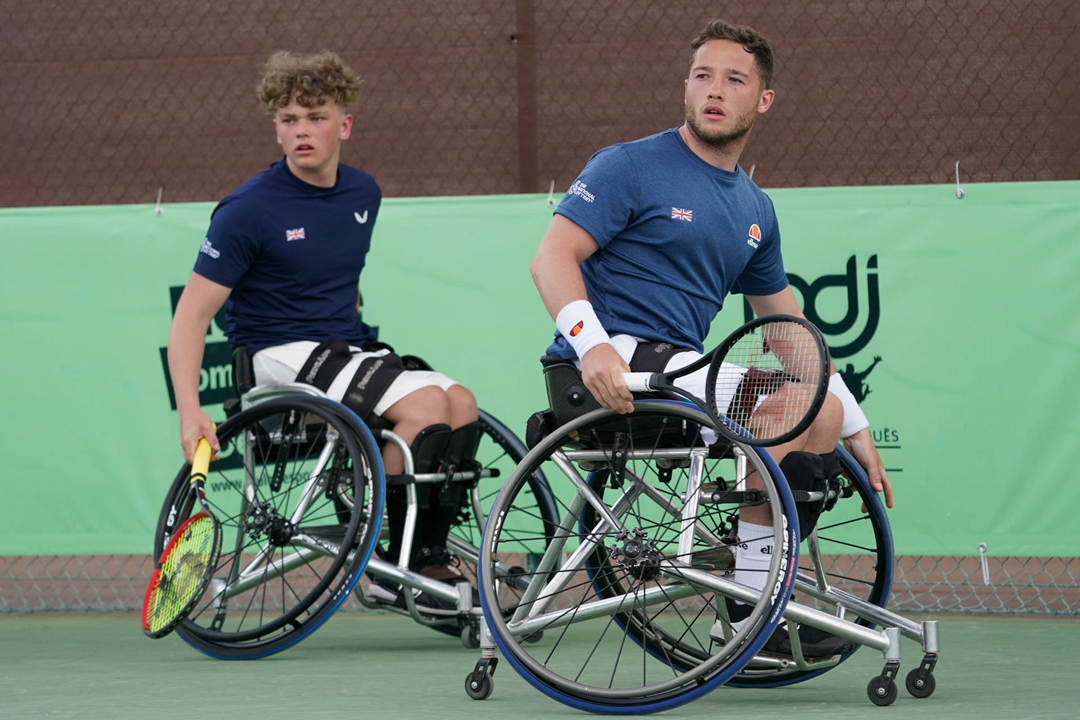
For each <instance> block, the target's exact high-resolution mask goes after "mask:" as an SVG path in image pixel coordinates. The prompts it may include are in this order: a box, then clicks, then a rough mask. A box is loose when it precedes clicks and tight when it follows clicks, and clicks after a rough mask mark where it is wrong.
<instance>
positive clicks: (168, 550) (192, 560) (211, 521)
mask: <svg viewBox="0 0 1080 720" xmlns="http://www.w3.org/2000/svg"><path fill="white" fill-rule="evenodd" d="M211 453H212V450H211V448H210V443H208V442H207V441H206V438H203V439H202V440H200V441H199V444H198V446H197V447H196V448H195V457H194V458H192V461H191V488H192V489H193V490H194V491H195V494H196V495H198V497H199V502H200V503H202V512H200V513H198V514H197V515H194V516H193V517H191V518H189V519H188V521H187V522H185V523H184V524H183V525H181V526H180V528H179V529H178V530H177V531H176V532H175V533H174V534H173V536H172V538H171V539H170V540H169V544H168V545H167V546H166V547H165V550H164V551H163V552H162V553H161V558H160V559H159V560H158V561H157V564H156V565H155V566H154V574H153V575H152V576H151V577H150V586H149V587H148V588H147V589H146V599H145V600H143V614H142V621H143V632H144V633H146V634H147V635H149V636H150V637H152V638H161V637H165V636H166V635H168V634H169V633H171V632H172V631H173V630H174V629H175V628H176V626H177V625H179V624H180V621H181V620H183V619H184V618H185V617H187V614H188V613H189V612H191V611H192V609H193V608H194V607H195V604H196V603H197V602H199V598H200V597H202V594H203V592H204V591H205V590H206V586H207V585H208V584H209V582H210V578H211V577H212V576H213V574H214V569H215V568H216V567H217V561H218V555H219V554H220V553H221V523H219V522H218V519H217V518H216V517H214V513H213V512H211V510H210V505H209V504H208V503H207V502H206V493H205V491H204V490H203V485H204V484H205V483H206V473H207V471H208V470H209V469H210V455H211Z"/></svg>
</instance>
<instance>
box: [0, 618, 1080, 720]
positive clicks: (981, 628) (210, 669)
mask: <svg viewBox="0 0 1080 720" xmlns="http://www.w3.org/2000/svg"><path fill="white" fill-rule="evenodd" d="M935 619H938V620H940V621H941V647H942V655H941V660H940V662H939V663H938V666H937V668H936V670H935V676H936V677H937V691H936V692H935V694H934V695H933V696H932V697H930V698H928V699H926V700H916V699H915V698H912V697H911V696H909V695H908V694H907V693H906V692H905V691H904V690H903V689H902V688H901V690H900V696H899V697H898V698H897V700H896V702H895V703H894V704H893V705H892V706H890V707H884V708H879V707H875V706H873V705H872V704H871V703H870V701H869V700H868V699H867V697H866V684H867V682H868V681H869V679H870V678H871V676H873V675H875V674H877V673H879V672H880V671H881V655H880V653H875V652H873V651H870V650H867V649H865V648H864V649H862V650H860V651H859V652H858V653H857V654H856V655H855V656H854V657H853V658H852V659H851V660H850V661H848V662H847V663H845V664H844V665H842V666H840V667H839V668H836V669H835V670H833V671H831V672H828V673H825V674H824V675H823V676H821V677H819V678H815V679H814V680H811V681H809V682H806V683H803V684H800V685H795V686H791V687H787V688H781V689H774V690H735V689H731V688H722V689H720V690H717V691H716V692H713V693H711V694H709V695H707V696H705V697H704V698H702V699H700V700H698V701H696V702H693V703H690V704H688V705H684V706H682V707H680V708H677V709H675V710H671V711H668V712H665V713H662V714H661V716H662V717H677V718H713V719H715V718H719V717H723V718H738V719H739V720H756V719H757V718H769V719H770V720H775V718H778V717H783V718H787V719H789V720H794V719H796V718H798V719H801V718H804V717H806V718H826V717H827V718H837V719H843V718H870V719H873V718H877V717H879V716H880V718H881V719H882V720H885V719H886V718H887V720H897V719H900V718H949V719H950V720H965V719H966V718H972V719H974V718H980V719H985V718H1009V719H1018V718H1031V719H1036V718H1070V719H1072V718H1076V717H1078V716H1080V709H1078V704H1077V684H1076V682H1077V681H1076V675H1077V672H1078V671H1080V660H1077V659H1076V652H1075V651H1076V648H1077V647H1080V620H1078V619H1076V618H1046V617H1030V616H1027V617H1014V616H1007V617H1001V616H997V617H988V616H957V615H939V616H936V618H935ZM904 653H905V655H904V660H903V662H902V664H901V677H903V675H904V674H906V673H907V671H908V670H909V669H910V668H911V667H913V666H914V665H915V663H917V662H918V659H919V657H920V656H919V651H918V647H917V646H916V645H915V644H914V643H909V642H905V644H904ZM477 657H478V652H477V651H470V650H465V649H464V648H463V647H462V646H461V645H460V643H458V642H457V641H456V640H453V639H452V638H448V637H446V636H443V635H438V634H436V633H433V632H431V631H430V630H425V629H424V628H422V627H420V626H418V625H416V624H415V623H413V622H412V621H411V620H408V619H405V618H399V617H396V616H389V615H381V614H373V613H340V614H338V615H337V616H335V617H334V618H332V619H331V620H330V621H329V622H328V623H327V624H326V625H325V626H323V627H322V628H321V629H320V630H319V631H318V632H316V633H315V634H314V635H313V636H312V637H311V638H308V639H307V640H305V641H304V642H303V643H301V644H299V645H297V646H296V647H295V648H292V649H290V650H288V651H286V652H284V653H281V654H278V655H275V656H273V657H270V658H267V659H263V660H256V661H246V662H227V661H221V660H214V659H211V658H208V657H206V656H204V655H202V654H200V653H198V652H196V651H194V650H192V649H191V648H189V647H188V646H187V645H185V644H184V643H183V642H182V641H181V640H180V639H179V638H177V637H175V636H173V637H169V638H167V639H164V640H160V641H154V640H149V639H147V638H146V637H145V636H144V635H143V633H142V630H141V628H140V626H139V619H138V617H137V616H136V615H135V614H133V613H118V614H106V615H81V614H80V615H74V614H45V613H38V614H8V615H0V717H4V718H39V717H78V718H144V717H154V718H181V717H203V718H217V717H230V718H243V717H257V716H265V717H287V716H295V717H306V718H322V717H372V718H375V717H380V718H383V717H385V718H477V719H480V718H500V719H503V718H516V717H521V718H533V717H553V716H554V717H573V716H576V717H588V715H586V714H585V713H581V712H578V711H576V710H573V709H571V708H568V707H565V706H563V705H561V704H559V703H557V702H555V701H553V700H550V699H548V698H547V697H546V696H544V695H542V694H541V693H540V692H538V691H536V690H534V689H533V688H532V687H531V686H529V685H527V684H526V683H525V681H524V680H522V679H521V678H520V677H519V676H518V675H517V673H515V672H514V671H513V669H512V668H510V667H509V665H508V664H506V663H505V662H502V663H501V664H500V666H499V668H498V670H497V671H496V674H495V691H494V693H493V694H492V696H491V697H490V698H489V699H487V700H485V701H482V702H477V701H474V700H470V699H469V698H468V697H466V695H465V692H464V680H465V675H466V674H467V673H468V672H469V671H470V670H471V669H472V667H473V664H474V663H475V661H476V658H477Z"/></svg>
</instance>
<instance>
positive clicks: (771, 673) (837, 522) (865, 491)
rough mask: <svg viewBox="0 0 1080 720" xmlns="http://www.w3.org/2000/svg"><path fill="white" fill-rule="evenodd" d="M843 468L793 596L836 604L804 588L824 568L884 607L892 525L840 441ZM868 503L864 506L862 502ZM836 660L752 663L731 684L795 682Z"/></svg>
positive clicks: (802, 559) (838, 582)
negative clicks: (836, 495) (811, 666)
mask: <svg viewBox="0 0 1080 720" xmlns="http://www.w3.org/2000/svg"><path fill="white" fill-rule="evenodd" d="M837 452H838V453H839V455H840V462H841V464H842V465H843V468H844V475H843V482H844V488H845V490H844V495H845V496H846V497H842V498H841V499H840V500H839V501H838V502H837V504H836V505H835V506H834V507H833V509H832V510H830V511H828V512H825V513H823V514H822V515H821V517H820V518H819V519H818V523H817V528H816V535H817V541H818V547H819V550H818V553H816V554H815V553H813V552H811V551H808V548H806V547H805V543H804V548H803V550H802V552H801V553H800V554H799V582H798V583H797V584H796V586H795V593H794V598H793V599H794V601H795V602H798V603H800V604H802V605H809V606H812V607H817V608H818V609H819V610H826V611H828V610H833V609H835V607H836V606H835V604H834V603H830V602H827V601H825V600H817V599H816V598H815V597H812V596H810V595H808V594H807V593H806V592H805V591H803V590H800V589H799V588H800V586H802V587H808V586H813V585H814V584H815V573H816V570H820V572H821V573H822V574H823V576H824V577H825V578H826V579H827V582H828V584H829V585H830V586H832V587H834V588H836V589H838V590H842V591H844V592H846V593H848V594H850V595H854V596H856V597H858V598H861V599H863V600H866V601H867V602H870V603H873V604H874V605H877V606H879V607H885V606H886V604H887V603H888V600H889V593H890V591H891V590H892V581H893V571H894V569H895V555H894V550H893V540H892V530H891V528H890V526H889V518H888V516H887V515H886V512H885V504H884V503H883V502H882V501H881V496H880V495H879V494H878V493H877V492H875V491H874V488H873V487H871V486H870V480H869V479H868V478H867V477H866V472H865V471H864V470H863V469H862V466H860V465H859V463H858V461H856V460H855V458H853V457H852V456H851V454H849V453H848V452H847V450H845V449H844V448H843V447H837ZM862 504H865V505H866V510H867V511H866V512H865V513H863V512H861V511H860V505H862ZM852 620H853V622H855V623H856V624H858V625H862V626H863V627H869V628H873V627H874V623H872V622H870V621H869V620H863V619H861V618H853V619H852ZM858 649H859V646H858V645H856V646H855V649H854V650H852V651H851V652H848V653H845V654H843V655H841V656H840V662H843V661H845V660H847V659H848V658H849V657H851V656H852V655H854V654H855V650H858ZM837 664H839V663H837ZM833 667H836V665H832V666H830V667H825V668H819V669H815V670H799V669H798V668H797V667H795V666H794V665H791V666H789V667H788V668H783V669H758V668H754V667H753V665H752V664H751V665H748V666H747V667H745V668H744V669H743V670H742V672H740V673H739V674H738V675H736V676H735V678H734V679H733V680H731V681H730V682H729V683H728V685H731V686H733V687H779V686H782V685H791V684H794V683H797V682H802V681H804V680H809V679H810V678H813V677H817V676H818V675H820V674H822V673H824V672H828V671H829V670H831V669H832V668H833Z"/></svg>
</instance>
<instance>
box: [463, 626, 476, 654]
mask: <svg viewBox="0 0 1080 720" xmlns="http://www.w3.org/2000/svg"><path fill="white" fill-rule="evenodd" d="M461 644H462V645H464V646H465V647H466V648H468V649H469V650H475V649H476V648H478V647H480V628H478V627H476V626H475V625H473V624H472V623H468V624H466V625H465V627H463V628H461Z"/></svg>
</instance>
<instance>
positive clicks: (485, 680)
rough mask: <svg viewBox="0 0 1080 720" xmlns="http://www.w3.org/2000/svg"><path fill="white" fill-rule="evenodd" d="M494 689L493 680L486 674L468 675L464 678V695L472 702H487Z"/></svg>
mask: <svg viewBox="0 0 1080 720" xmlns="http://www.w3.org/2000/svg"><path fill="white" fill-rule="evenodd" d="M494 689H495V680H494V678H492V677H491V676H490V675H488V674H487V673H469V675H468V677H466V678H465V694H466V695H468V696H469V697H471V698H472V699H473V700H487V699H488V698H489V697H491V691H492V690H494Z"/></svg>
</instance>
